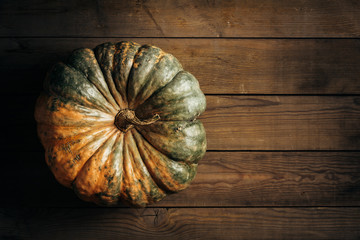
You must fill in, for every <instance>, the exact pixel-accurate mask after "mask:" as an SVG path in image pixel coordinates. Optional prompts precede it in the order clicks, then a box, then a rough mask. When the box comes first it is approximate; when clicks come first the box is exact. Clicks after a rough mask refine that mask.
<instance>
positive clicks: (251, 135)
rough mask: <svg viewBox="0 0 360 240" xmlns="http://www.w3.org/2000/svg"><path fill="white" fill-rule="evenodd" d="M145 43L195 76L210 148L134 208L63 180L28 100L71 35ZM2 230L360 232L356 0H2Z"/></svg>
mask: <svg viewBox="0 0 360 240" xmlns="http://www.w3.org/2000/svg"><path fill="white" fill-rule="evenodd" d="M121 40H132V41H136V42H138V43H142V44H145V43H150V44H154V45H156V46H159V47H160V48H162V49H163V50H165V51H167V52H170V53H172V54H173V55H175V56H176V57H177V58H178V59H179V60H180V62H181V63H182V64H183V66H184V68H185V69H187V70H188V71H190V72H191V73H193V74H194V75H195V76H196V77H197V79H198V80H199V82H200V84H201V88H202V90H203V91H204V92H205V94H206V97H207V102H208V107H207V111H206V112H205V113H204V114H203V115H202V116H201V119H202V121H203V123H204V125H205V128H206V130H207V136H208V151H207V153H206V155H205V157H204V159H203V160H202V161H201V162H200V165H199V171H198V174H197V177H196V179H195V180H194V182H193V184H192V185H191V186H190V187H189V188H188V189H186V190H184V191H183V192H181V193H179V194H175V195H171V196H169V197H168V198H166V199H165V200H163V201H161V202H160V203H158V204H156V205H153V206H151V207H148V208H145V209H131V208H127V207H125V206H124V207H119V208H101V207H97V206H95V205H93V204H90V203H85V202H82V201H80V200H79V199H78V198H77V197H76V196H75V195H74V193H73V192H72V191H71V190H69V189H66V188H64V187H62V186H60V185H59V184H58V183H57V182H56V181H55V180H54V178H53V176H52V175H51V173H50V171H49V170H48V168H47V166H46V165H45V161H44V151H43V149H42V146H41V145H40V143H39V140H38V139H37V136H36V124H35V121H34V119H33V111H34V104H35V100H36V97H37V96H38V95H39V93H40V91H41V89H42V82H43V79H44V76H45V73H46V71H47V69H48V68H49V67H50V66H51V65H52V64H54V63H55V62H57V61H60V60H63V59H65V58H66V56H67V55H68V54H69V53H70V52H71V50H73V49H75V48H78V47H90V48H93V47H95V46H96V45H97V44H100V43H103V42H106V41H113V42H116V41H121ZM0 72H1V74H0V76H1V85H0V96H1V99H2V100H1V102H2V116H1V118H2V120H3V121H2V122H3V123H2V133H3V134H2V138H1V144H0V149H1V151H2V156H1V161H2V164H1V178H2V179H1V198H0V203H1V205H0V208H1V210H0V214H1V215H0V216H1V217H0V221H1V222H0V234H1V235H0V238H1V239H359V238H360V1H357V0H329V1H325V0H323V1H320V0H302V1H292V0H262V1H260V0H251V1H250V0H249V1H245V0H239V1H235V0H233V1H230V0H228V1H220V0H208V1H205V0H195V1H192V0H180V1H156V0H149V1H115V0H112V1H101V0H98V1H96V0H94V1H86V0H76V1H75V0H73V1H62V0H56V1H48V0H21V1H14V0H1V1H0Z"/></svg>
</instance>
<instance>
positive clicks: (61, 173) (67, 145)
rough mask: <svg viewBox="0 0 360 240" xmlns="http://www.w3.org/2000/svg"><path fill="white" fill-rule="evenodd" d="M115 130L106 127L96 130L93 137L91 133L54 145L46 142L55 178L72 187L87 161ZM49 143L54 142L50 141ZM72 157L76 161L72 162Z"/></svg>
mask: <svg viewBox="0 0 360 240" xmlns="http://www.w3.org/2000/svg"><path fill="white" fill-rule="evenodd" d="M114 131H115V130H114V129H113V130H110V131H109V130H107V129H106V128H105V129H102V130H98V131H97V132H95V133H94V134H93V135H92V136H93V137H90V136H91V135H85V137H82V138H70V139H67V142H64V144H56V145H53V146H48V145H46V144H45V150H46V157H47V163H48V165H49V166H50V169H51V171H52V172H53V174H54V176H55V178H56V179H57V180H58V181H59V182H60V183H61V184H62V185H64V186H67V187H71V184H72V182H73V180H74V179H75V178H76V176H77V174H78V173H79V171H80V170H81V169H82V167H83V166H84V164H85V163H86V161H87V160H88V159H89V158H90V157H91V156H92V155H93V154H94V153H95V152H96V151H97V150H98V149H99V148H100V147H101V146H102V144H103V143H104V142H105V141H106V140H107V139H108V137H109V136H110V135H111V134H112V132H114ZM94 137H95V138H98V140H97V141H95V140H94ZM82 141H83V142H82ZM48 144H52V143H51V142H49V143H48ZM79 144H80V145H79ZM74 146H75V149H74ZM84 149H86V151H83V150H84ZM87 155H88V156H87ZM50 157H51V158H50ZM71 159H73V160H76V161H72V162H71V161H70V160H71Z"/></svg>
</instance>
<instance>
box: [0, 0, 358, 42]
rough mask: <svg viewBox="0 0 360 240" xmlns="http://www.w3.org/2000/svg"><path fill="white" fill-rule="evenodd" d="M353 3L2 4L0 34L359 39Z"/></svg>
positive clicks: (34, 0)
mask: <svg viewBox="0 0 360 240" xmlns="http://www.w3.org/2000/svg"><path fill="white" fill-rule="evenodd" d="M359 10H360V5H359V2H358V1H353V0H346V1H344V0H331V1H325V2H324V1H321V0H316V1H314V0H305V1H295V0H291V1H289V0H281V1H274V0H269V1H261V0H253V1H235V0H230V1H221V0H214V1H205V0H196V1H188V0H181V1H175V2H173V1H156V0H151V1H115V0H112V1H91V2H89V1H83V0H77V1H65V2H64V1H61V0H57V1H43V0H32V1H25V0H22V1H11V0H6V1H1V5H0V22H1V26H0V36H2V37H12V36H17V37H24V36H51V37H53V36H55V37H56V36H61V37H69V36H81V37H94V36H95V37H98V36H107V37H359V36H360V24H359V23H360V14H359Z"/></svg>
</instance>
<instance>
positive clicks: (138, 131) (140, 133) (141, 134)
mask: <svg viewBox="0 0 360 240" xmlns="http://www.w3.org/2000/svg"><path fill="white" fill-rule="evenodd" d="M159 121H160V120H159ZM140 127H141V126H135V127H134V129H135V130H136V132H137V133H138V134H139V135H140V136H141V137H142V138H143V139H144V140H146V141H147V142H148V143H149V144H150V145H151V146H152V147H153V148H154V149H155V150H156V151H158V152H159V153H161V154H164V155H165V156H167V155H166V153H165V152H163V151H161V150H160V149H158V148H157V147H155V146H154V145H153V144H152V143H151V142H150V141H149V140H148V139H147V138H146V137H145V136H144V134H143V133H142V132H141V130H140V129H138V128H140Z"/></svg>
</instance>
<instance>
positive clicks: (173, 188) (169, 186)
mask: <svg viewBox="0 0 360 240" xmlns="http://www.w3.org/2000/svg"><path fill="white" fill-rule="evenodd" d="M134 130H135V131H134V133H135V134H134V133H133V135H134V136H135V137H134V138H135V142H136V144H137V147H138V149H139V153H140V155H141V157H142V158H143V159H146V160H145V161H144V163H145V165H146V167H147V168H148V171H149V173H150V174H151V176H152V178H153V179H154V181H155V182H156V183H157V185H158V186H160V187H161V188H162V189H163V190H165V191H166V192H167V193H174V192H178V191H181V190H183V189H185V188H186V187H187V185H189V184H190V182H191V181H192V180H193V179H194V177H195V174H196V171H195V174H194V172H193V175H192V176H190V177H188V178H187V180H186V181H185V183H179V182H171V181H177V180H175V179H174V176H169V177H170V181H169V180H168V182H167V183H165V182H163V181H162V180H165V179H164V178H166V177H165V176H164V174H165V175H166V173H167V171H168V168H169V165H167V164H169V163H170V165H171V164H175V165H180V166H181V165H182V166H184V167H187V168H188V169H186V170H187V171H189V172H188V174H189V175H190V174H191V172H190V170H191V169H192V168H195V169H196V168H197V164H194V163H188V162H179V161H175V160H173V159H171V158H169V157H167V156H166V155H165V154H163V153H162V152H160V151H159V150H158V149H156V148H155V147H154V146H153V145H152V144H151V143H150V142H149V141H148V140H147V139H145V138H144V136H142V135H141V133H139V131H137V130H136V129H134ZM140 141H142V142H143V143H142V144H141V145H142V146H146V147H147V148H148V149H149V150H150V151H149V152H153V151H156V152H158V153H159V154H155V155H159V156H161V157H159V160H154V161H156V162H157V163H155V162H153V159H152V158H151V157H149V156H145V154H144V150H143V147H139V144H140V143H139V142H140ZM145 152H146V151H145ZM148 154H149V153H148ZM150 162H153V165H155V166H154V168H156V169H155V170H154V169H152V167H151V166H150ZM161 162H163V163H162V164H163V165H162V166H160V167H162V168H165V171H164V169H157V168H158V167H159V165H161ZM159 163H160V164H159ZM175 168H177V167H175ZM177 170H178V169H177ZM157 171H158V173H156V172H157ZM161 171H164V172H161ZM170 174H171V175H172V174H174V173H173V172H171V173H170ZM157 175H160V176H157ZM175 175H176V173H175Z"/></svg>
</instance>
